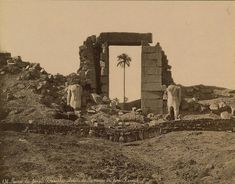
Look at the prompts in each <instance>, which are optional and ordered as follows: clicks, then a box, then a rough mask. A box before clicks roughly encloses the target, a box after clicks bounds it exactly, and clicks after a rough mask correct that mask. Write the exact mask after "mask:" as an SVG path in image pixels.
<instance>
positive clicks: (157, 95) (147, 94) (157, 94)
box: [142, 91, 163, 99]
mask: <svg viewBox="0 0 235 184" xmlns="http://www.w3.org/2000/svg"><path fill="white" fill-rule="evenodd" d="M162 95H163V94H162V92H161V91H143V92H142V99H162Z"/></svg>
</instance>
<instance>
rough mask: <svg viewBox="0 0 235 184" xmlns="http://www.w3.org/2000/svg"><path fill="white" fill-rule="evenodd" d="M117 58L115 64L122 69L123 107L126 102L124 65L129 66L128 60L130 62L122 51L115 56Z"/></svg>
mask: <svg viewBox="0 0 235 184" xmlns="http://www.w3.org/2000/svg"><path fill="white" fill-rule="evenodd" d="M117 59H118V64H117V66H121V67H122V68H123V69H124V70H123V109H124V108H125V102H126V96H125V93H126V91H125V90H126V89H125V86H126V84H125V83H126V73H125V68H126V66H128V67H129V66H130V62H131V58H130V57H129V56H128V55H127V54H125V53H123V54H121V55H119V56H117Z"/></svg>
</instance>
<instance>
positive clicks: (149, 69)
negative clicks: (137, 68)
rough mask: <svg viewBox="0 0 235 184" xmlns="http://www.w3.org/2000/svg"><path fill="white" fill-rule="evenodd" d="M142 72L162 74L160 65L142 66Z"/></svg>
mask: <svg viewBox="0 0 235 184" xmlns="http://www.w3.org/2000/svg"><path fill="white" fill-rule="evenodd" d="M144 74H145V75H146V74H147V75H151V74H152V75H161V74H162V68H161V67H150V66H145V67H144Z"/></svg>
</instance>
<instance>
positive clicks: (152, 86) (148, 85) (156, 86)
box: [142, 82, 162, 91]
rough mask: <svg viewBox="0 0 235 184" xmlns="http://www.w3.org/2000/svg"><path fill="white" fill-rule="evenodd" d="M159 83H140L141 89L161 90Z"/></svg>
mask: <svg viewBox="0 0 235 184" xmlns="http://www.w3.org/2000/svg"><path fill="white" fill-rule="evenodd" d="M161 90H162V85H161V83H157V82H151V83H142V91H161Z"/></svg>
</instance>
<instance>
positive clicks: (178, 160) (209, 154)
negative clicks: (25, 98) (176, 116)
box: [0, 132, 235, 184]
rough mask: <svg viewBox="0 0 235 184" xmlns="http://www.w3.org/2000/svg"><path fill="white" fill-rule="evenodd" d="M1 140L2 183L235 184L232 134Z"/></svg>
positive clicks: (5, 136) (6, 136) (9, 136)
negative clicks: (112, 139)
mask: <svg viewBox="0 0 235 184" xmlns="http://www.w3.org/2000/svg"><path fill="white" fill-rule="evenodd" d="M0 137H1V138H0V140H1V141H0V150H1V152H0V154H1V155H0V156H1V163H0V164H1V165H0V171H1V173H0V175H1V181H3V180H2V179H4V178H5V179H9V181H10V180H11V179H12V178H14V179H13V180H15V181H41V182H42V183H46V182H49V181H55V183H59V181H62V183H65V181H73V182H72V183H78V181H82V180H83V181H85V180H86V181H90V183H94V182H95V179H96V180H97V182H99V183H104V182H105V180H106V182H108V181H112V182H116V183H117V181H119V183H128V182H127V181H129V183H154V181H157V183H166V184H184V183H185V184H186V183H198V184H199V183H205V184H208V183H211V184H216V183H218V184H223V183H224V184H232V183H235V144H234V142H235V134H234V133H229V132H172V133H169V134H164V135H161V136H158V137H155V138H152V139H148V140H144V141H138V142H133V143H126V144H120V143H113V142H110V141H107V140H103V139H97V138H78V137H76V135H59V134H57V135H41V134H32V133H27V134H25V133H17V132H0ZM110 183H111V182H110Z"/></svg>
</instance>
